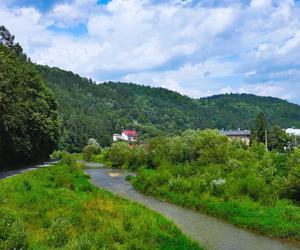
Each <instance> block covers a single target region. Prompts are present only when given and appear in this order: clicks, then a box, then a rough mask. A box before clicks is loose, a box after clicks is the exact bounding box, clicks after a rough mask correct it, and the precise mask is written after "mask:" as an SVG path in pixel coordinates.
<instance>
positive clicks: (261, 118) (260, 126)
mask: <svg viewBox="0 0 300 250" xmlns="http://www.w3.org/2000/svg"><path fill="white" fill-rule="evenodd" d="M267 129H268V128H267V117H266V115H265V114H264V113H263V112H260V113H259V114H258V115H257V117H256V120H255V125H254V129H253V130H252V134H251V142H254V141H256V142H262V143H264V144H265V143H266V137H267Z"/></svg>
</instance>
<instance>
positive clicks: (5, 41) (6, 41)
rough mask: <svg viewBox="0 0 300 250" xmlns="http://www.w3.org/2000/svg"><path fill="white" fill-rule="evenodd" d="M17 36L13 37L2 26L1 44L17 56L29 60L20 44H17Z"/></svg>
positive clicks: (0, 27) (0, 29) (0, 32)
mask: <svg viewBox="0 0 300 250" xmlns="http://www.w3.org/2000/svg"><path fill="white" fill-rule="evenodd" d="M14 41H15V36H14V35H12V34H11V33H10V32H9V30H8V29H7V28H6V27H5V26H3V25H1V26H0V44H2V45H4V46H6V47H7V48H9V49H10V50H11V51H13V52H14V53H15V54H16V55H17V56H20V57H22V58H24V59H27V56H26V54H25V53H23V49H22V47H21V45H20V44H19V43H15V42H14Z"/></svg>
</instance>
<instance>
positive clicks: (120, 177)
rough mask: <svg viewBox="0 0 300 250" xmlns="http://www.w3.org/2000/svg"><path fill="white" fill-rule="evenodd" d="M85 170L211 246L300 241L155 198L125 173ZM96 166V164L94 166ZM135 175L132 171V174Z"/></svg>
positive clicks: (262, 246) (251, 247)
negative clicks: (137, 187)
mask: <svg viewBox="0 0 300 250" xmlns="http://www.w3.org/2000/svg"><path fill="white" fill-rule="evenodd" d="M88 167H89V168H90V169H87V170H86V173H88V174H89V175H90V176H91V179H92V182H93V183H94V184H95V185H97V186H98V187H103V188H105V189H107V190H109V191H111V192H113V193H115V194H118V195H120V196H122V197H126V198H129V199H130V200H133V201H136V202H138V203H141V204H144V205H146V206H147V207H150V208H151V209H153V210H155V211H157V212H159V213H161V214H163V215H164V216H166V217H167V218H169V219H170V220H172V221H173V222H174V223H175V224H176V225H177V226H178V227H179V228H180V229H181V230H182V231H183V232H184V233H185V234H186V235H189V236H190V237H191V238H192V239H194V240H196V241H198V242H199V244H200V245H202V246H204V247H205V248H206V249H211V250H221V249H222V250H296V249H298V250H299V249H300V244H297V243H292V242H286V241H281V240H278V239H272V238H269V237H266V236H261V235H258V234H255V233H252V232H249V231H246V230H243V229H240V228H237V227H234V226H232V225H230V224H228V223H226V222H223V221H221V220H219V219H217V218H214V217H211V216H208V215H205V214H202V213H200V212H195V211H193V210H190V209H185V208H182V207H179V206H176V205H172V204H169V203H167V202H162V201H158V200H156V199H154V198H152V197H150V196H145V195H143V194H141V193H139V192H137V191H136V190H134V189H133V187H132V186H131V184H130V183H129V182H127V181H126V180H125V178H126V176H127V175H128V174H132V173H128V172H126V171H122V170H116V169H107V168H102V167H103V166H102V165H97V164H92V165H89V166H88ZM97 167H98V168H97ZM133 175H134V174H133Z"/></svg>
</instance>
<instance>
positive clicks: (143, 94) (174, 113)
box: [37, 66, 300, 151]
mask: <svg viewBox="0 0 300 250" xmlns="http://www.w3.org/2000/svg"><path fill="white" fill-rule="evenodd" d="M37 68H38V70H39V71H40V73H41V74H42V76H43V77H44V80H45V81H46V83H47V84H48V86H49V87H50V88H51V89H52V90H53V92H54V94H55V96H56V97H57V99H58V102H59V108H60V112H61V113H62V115H63V119H64V128H65V132H64V135H63V136H62V139H61V146H62V147H64V148H66V149H69V150H75V151H76V150H80V149H81V148H82V147H83V146H84V144H85V143H86V141H87V140H88V138H90V137H94V138H96V139H98V140H99V141H100V143H101V144H102V145H109V144H110V143H111V136H112V133H114V132H120V130H121V129H122V128H134V129H137V130H138V131H139V133H140V134H141V135H142V136H141V137H142V139H146V138H147V137H151V136H154V135H158V134H160V133H180V132H181V131H183V130H186V129H188V128H227V129H234V128H241V129H248V128H251V126H252V124H253V121H254V119H255V117H256V115H257V114H258V113H259V112H260V111H263V112H265V113H266V114H267V116H268V119H269V121H270V123H271V124H279V125H280V126H282V127H291V126H295V127H300V106H298V105H295V104H291V103H288V102H287V101H283V100H280V99H277V98H271V97H258V96H254V95H245V94H243V95H236V94H228V95H218V96H213V97H209V98H202V99H192V98H189V97H186V96H182V95H180V94H178V93H176V92H173V91H169V90H166V89H163V88H151V87H148V86H140V85H136V84H132V83H112V82H108V83H102V84H98V85H97V84H96V83H94V82H93V81H92V80H89V79H86V78H82V77H80V76H79V75H76V74H73V73H72V72H67V71H64V70H61V69H58V68H50V67H48V66H37Z"/></svg>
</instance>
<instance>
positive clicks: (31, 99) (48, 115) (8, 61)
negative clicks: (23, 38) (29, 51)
mask: <svg viewBox="0 0 300 250" xmlns="http://www.w3.org/2000/svg"><path fill="white" fill-rule="evenodd" d="M0 30H1V32H0V41H1V42H0V167H3V166H6V165H9V166H11V165H14V164H18V163H24V162H30V161H37V160H42V159H45V158H46V157H47V156H48V155H49V153H50V152H51V151H52V150H53V149H54V148H55V147H56V144H57V142H58V138H59V127H60V119H59V115H58V111H57V108H58V107H57V102H56V100H55V98H54V96H53V94H52V92H51V91H50V90H49V89H48V88H47V87H46V85H45V84H44V82H43V81H42V79H41V77H40V76H39V74H38V73H37V71H36V69H35V66H34V65H33V64H31V63H30V62H29V61H28V60H25V58H24V55H23V53H21V54H20V51H22V50H15V48H16V47H15V44H14V37H13V36H11V35H10V33H9V32H8V31H7V30H6V29H5V28H3V27H1V29H0Z"/></svg>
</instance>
